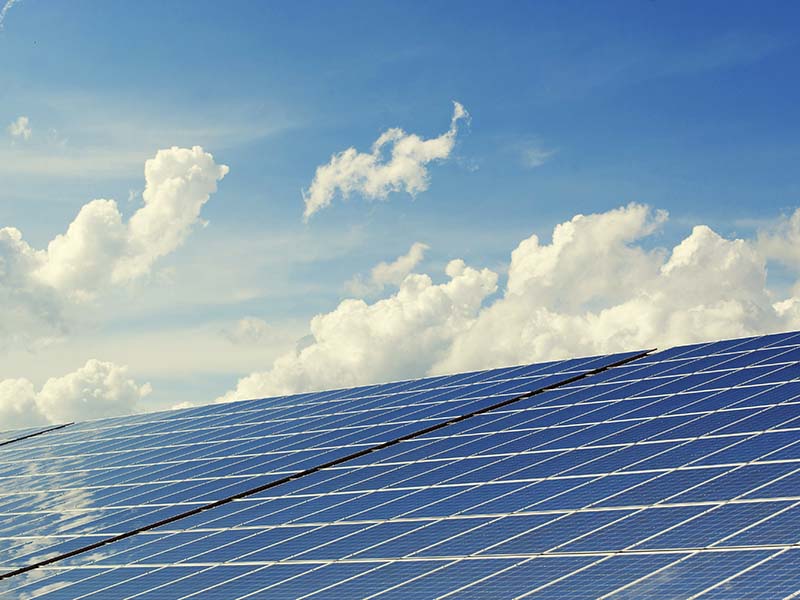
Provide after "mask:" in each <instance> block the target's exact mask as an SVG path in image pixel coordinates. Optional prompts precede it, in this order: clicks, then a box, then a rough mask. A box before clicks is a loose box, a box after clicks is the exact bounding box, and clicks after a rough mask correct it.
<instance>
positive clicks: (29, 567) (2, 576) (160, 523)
mask: <svg viewBox="0 0 800 600" xmlns="http://www.w3.org/2000/svg"><path fill="white" fill-rule="evenodd" d="M643 354H644V353H630V354H629V355H626V356H624V357H622V358H621V359H620V360H619V361H617V362H619V363H624V362H627V361H630V360H634V359H635V358H637V357H639V356H641V355H643ZM608 366H611V365H603V366H599V367H597V368H596V369H594V370H592V371H589V372H588V373H582V374H579V375H575V376H574V377H573V378H570V379H567V380H566V381H570V380H577V379H578V378H580V377H584V376H587V375H588V374H590V373H594V372H599V371H602V370H604V369H605V368H608ZM559 383H563V382H555V383H551V384H550V386H555V385H558V384H559ZM542 389H547V387H545V388H542ZM540 391H541V390H537V391H534V392H528V393H527V394H526V395H531V394H532V393H539V392H540ZM514 400H515V398H511V399H507V400H503V401H502V402H500V403H499V404H498V405H497V406H504V405H507V404H508V403H510V402H513V401H514ZM495 407H496V406H494V405H493V406H489V407H484V408H481V409H479V410H477V411H473V412H471V413H469V414H466V415H461V416H459V417H456V418H454V419H451V420H450V421H447V422H445V423H443V424H440V425H433V426H431V427H429V428H427V429H426V430H423V431H422V432H418V434H424V433H427V432H429V431H433V430H435V429H436V428H438V427H441V426H444V425H445V424H446V423H449V422H451V421H458V420H460V419H464V418H469V417H471V416H473V415H474V414H480V413H481V412H485V411H487V410H492V409H493V408H495ZM413 435H415V434H414V433H412V434H408V436H406V437H409V436H412V437H413ZM402 439H404V438H398V439H397V440H392V441H390V442H388V443H387V444H389V445H391V444H394V443H398V442H399V441H402ZM379 447H381V446H377V447H376V448H379ZM369 451H372V450H366V451H361V452H369ZM361 452H359V453H356V455H359V454H360V453H361ZM347 459H348V457H343V458H339V459H336V460H334V461H330V462H329V463H327V464H324V465H321V466H318V467H314V468H312V469H309V470H307V471H304V472H302V473H300V474H299V475H294V476H291V477H289V478H288V479H287V480H290V479H293V478H296V477H298V476H303V475H305V474H307V473H311V472H315V471H317V470H319V469H321V468H326V467H329V466H334V465H335V464H338V463H339V462H341V461H343V460H347ZM278 482H282V480H278ZM278 484H279V483H276V482H274V481H273V482H270V483H268V484H265V485H264V486H260V487H258V488H255V489H254V490H246V491H245V492H239V493H238V494H236V495H234V496H231V497H229V498H227V499H224V500H222V501H221V502H230V501H232V500H234V499H236V498H239V497H244V496H246V495H249V494H252V493H258V492H259V491H263V489H268V488H269V487H272V486H274V485H278ZM219 503H220V501H217V502H214V503H211V504H209V505H207V506H204V507H199V508H195V509H192V510H191V511H187V514H183V515H181V516H177V517H170V518H169V519H166V522H171V521H173V520H175V519H177V518H182V517H185V516H187V515H188V514H194V513H195V512H197V511H199V510H206V509H208V508H210V507H213V506H217V505H219ZM163 524H165V523H164V522H158V523H155V524H151V525H150V526H149V527H148V528H153V527H157V526H159V525H163ZM141 530H143V529H139V530H136V531H134V532H128V533H126V534H122V535H124V536H128V535H134V534H135V533H137V532H138V531H141ZM116 539H120V536H116V537H114V538H109V539H107V540H106V541H105V542H98V543H95V544H90V545H89V546H87V547H85V548H83V549H79V550H77V551H71V552H68V553H66V555H65V556H74V555H75V554H77V553H79V552H81V551H89V550H92V549H95V548H97V547H99V545H103V544H105V543H110V542H112V541H115V540H116ZM55 560H59V557H55V558H51V559H47V561H43V562H40V563H34V564H33V565H29V566H28V567H25V568H24V570H20V569H18V570H16V571H12V572H11V573H7V574H0V579H3V578H4V577H8V576H12V575H15V574H19V573H20V572H26V571H27V570H29V569H31V568H35V567H36V566H40V565H41V564H50V563H52V562H54V561H55Z"/></svg>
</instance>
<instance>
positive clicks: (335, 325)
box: [0, 0, 800, 429]
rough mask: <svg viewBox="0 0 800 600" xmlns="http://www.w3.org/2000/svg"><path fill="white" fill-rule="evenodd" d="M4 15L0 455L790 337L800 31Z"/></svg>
mask: <svg viewBox="0 0 800 600" xmlns="http://www.w3.org/2000/svg"><path fill="white" fill-rule="evenodd" d="M0 6H2V8H0V309H2V310H0V429H4V428H6V429H8V428H13V427H25V426H35V425H39V424H43V423H51V422H64V421H70V420H75V419H87V418H100V417H104V416H110V415H115V414H124V413H129V412H138V411H149V410H160V409H165V408H170V407H173V406H185V405H191V404H202V403H208V402H214V401H228V400H235V399H241V398H249V397H257V396H267V395H277V394H286V393H293V392H299V391H306V390H313V389H323V388H331V387H342V386H350V385H359V384H363V383H370V382H378V381H387V380H397V379H403V378H407V377H419V376H423V375H426V374H434V373H444V372H457V371H464V370H469V369H479V368H487V367H493V366H498V365H509V364H518V363H525V362H533V361H539V360H549V359H554V358H562V357H564V356H571V355H586V354H596V353H603V352H611V351H618V350H632V349H638V348H645V347H656V346H658V347H664V346H668V345H672V344H677V343H689V342H693V341H700V340H708V339H715V338H721V337H736V336H744V335H753V334H758V333H763V332H767V331H778V330H790V329H800V279H799V277H800V213H796V212H795V210H796V208H797V207H798V206H800V177H799V176H798V172H800V171H798V169H797V167H796V165H797V162H798V158H800V140H798V136H797V132H798V130H800V102H799V101H798V100H800V83H799V82H798V79H797V77H796V65H797V64H798V61H799V60H800V35H798V28H797V22H798V17H800V8H798V7H797V5H796V3H792V2H761V3H757V4H754V3H745V2H711V1H709V2H703V3H697V2H679V1H671V2H663V1H660V0H652V1H649V2H605V3H586V2H499V3H466V4H464V3H459V4H457V3H454V2H430V3H424V4H423V3H419V4H415V5H413V6H412V5H409V4H408V3H404V2H337V3H335V4H334V3H330V2H321V1H320V2H305V3H288V4H287V3H252V2H227V3H224V4H220V3H218V2H204V1H193V2H191V3H190V2H173V3H162V2H149V1H147V0H143V1H139V2H136V3H129V2H98V1H82V0H77V1H75V2H70V3H53V2H42V1H41V0H11V1H6V2H5V4H3V3H2V0H0Z"/></svg>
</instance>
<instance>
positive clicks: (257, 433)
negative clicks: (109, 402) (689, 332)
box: [0, 333, 800, 600]
mask: <svg viewBox="0 0 800 600" xmlns="http://www.w3.org/2000/svg"><path fill="white" fill-rule="evenodd" d="M0 469H1V470H0V476H2V477H3V479H2V482H3V486H2V493H1V494H0V523H2V525H0V536H2V538H0V573H4V574H5V576H3V579H1V580H0V599H5V598H9V599H22V598H40V597H41V598H70V599H72V598H84V597H85V598H93V599H94V598H115V599H116V598H120V599H121V598H147V599H155V598H159V599H169V598H200V599H202V598H211V599H217V598H219V599H223V598H224V599H226V600H228V599H238V598H270V599H272V598H305V597H311V598H338V599H340V600H341V599H346V598H373V597H374V598H440V597H446V598H551V599H556V598H557V599H566V600H571V599H591V598H614V599H621V598H631V599H634V598H636V599H641V598H670V599H672V598H748V599H750V598H752V599H765V600H766V599H769V600H772V599H781V598H786V599H788V598H794V597H800V334H797V333H791V334H781V335H773V336H762V337H758V338H750V339H743V340H730V341H724V342H716V343H710V344H696V345H692V346H684V347H677V348H672V349H669V350H665V351H661V352H653V353H649V354H642V353H629V354H624V355H612V356H608V357H599V358H598V357H595V358H591V359H579V360H572V361H562V362H556V363H547V364H541V365H531V366H525V367H514V368H510V369H495V370H492V371H485V372H480V373H470V374H462V375H455V376H448V377H438V378H429V379H425V380H417V381H412V382H400V383H394V384H386V385H382V386H369V387H364V388H356V389H352V390H338V391H333V392H323V393H319V394H305V395H300V396H290V397H286V398H279V399H267V400H258V401H249V402H238V403H232V404H227V405H215V406H206V407H201V408H197V409H189V410H185V411H177V412H175V411H173V412H169V413H160V414H154V415H139V416H136V417H127V418H121V419H110V420H105V421H95V422H92V423H85V424H78V425H71V426H69V427H65V428H63V429H59V430H55V431H50V432H46V433H43V434H41V435H35V436H33V437H30V438H27V439H22V440H19V441H14V442H12V443H9V444H7V445H5V446H0ZM0 576H2V575H0Z"/></svg>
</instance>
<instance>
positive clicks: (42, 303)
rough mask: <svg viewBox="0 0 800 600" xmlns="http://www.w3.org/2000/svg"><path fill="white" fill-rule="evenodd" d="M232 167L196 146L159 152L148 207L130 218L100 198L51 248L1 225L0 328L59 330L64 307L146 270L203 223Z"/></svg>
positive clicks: (33, 334)
mask: <svg viewBox="0 0 800 600" xmlns="http://www.w3.org/2000/svg"><path fill="white" fill-rule="evenodd" d="M227 172H228V167H226V166H225V165H218V164H216V163H215V162H214V158H213V156H212V155H211V154H209V153H207V152H204V151H203V149H202V148H200V147H198V146H195V147H194V148H176V147H173V148H170V149H167V150H160V151H159V152H158V153H157V154H156V156H155V157H154V158H152V159H150V160H148V161H147V162H146V163H145V190H144V192H143V194H142V199H143V202H144V206H142V207H141V208H139V209H138V210H137V211H136V212H135V213H134V214H133V215H132V216H131V217H130V219H128V220H127V222H126V221H125V220H124V219H123V216H122V213H121V212H120V210H119V208H118V207H117V203H116V202H115V201H114V200H102V199H101V200H93V201H91V202H89V203H88V204H85V205H84V206H83V207H82V208H81V209H80V211H79V212H78V215H77V216H76V217H75V219H74V220H73V221H72V223H70V225H69V227H68V228H67V230H66V232H65V233H63V234H60V235H58V236H56V237H55V238H54V239H53V240H52V241H51V242H50V243H49V244H48V245H47V248H46V249H35V248H33V247H31V246H30V245H29V244H28V243H27V242H26V241H25V240H24V239H23V236H22V232H20V231H19V230H18V229H16V228H14V227H4V228H0V307H2V309H3V310H2V315H0V333H7V334H8V335H9V337H10V336H14V337H16V338H20V337H30V338H35V339H40V338H41V337H42V336H43V335H45V332H48V331H49V332H51V333H55V334H57V333H58V331H59V328H60V323H61V315H62V313H63V309H64V307H65V306H67V305H70V304H73V303H82V302H86V301H89V300H92V299H95V298H96V297H97V295H98V294H99V293H100V292H102V291H104V290H105V289H107V288H109V287H111V286H112V285H119V284H126V283H129V282H131V281H133V280H135V279H138V278H141V277H143V276H146V275H148V274H149V273H150V271H151V269H152V267H153V265H154V264H155V263H156V261H157V260H158V259H159V258H161V257H163V256H165V255H167V254H169V253H170V252H172V251H174V250H175V249H176V248H177V247H178V246H180V245H181V244H182V243H183V242H184V241H185V240H186V238H187V237H188V235H189V233H190V232H191V230H192V228H193V227H194V226H195V225H196V224H197V223H198V222H200V210H201V208H202V206H203V205H204V204H205V203H206V202H207V201H208V199H209V196H210V194H212V193H213V192H215V191H216V189H217V182H218V181H219V180H221V179H222V178H223V177H224V176H225V174H226V173H227ZM9 337H7V338H6V340H7V341H8V340H9ZM17 341H18V340H17Z"/></svg>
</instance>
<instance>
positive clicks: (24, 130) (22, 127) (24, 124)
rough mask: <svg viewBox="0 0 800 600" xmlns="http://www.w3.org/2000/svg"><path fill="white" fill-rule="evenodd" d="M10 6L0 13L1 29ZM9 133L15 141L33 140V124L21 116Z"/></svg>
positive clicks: (12, 124)
mask: <svg viewBox="0 0 800 600" xmlns="http://www.w3.org/2000/svg"><path fill="white" fill-rule="evenodd" d="M8 7H9V5H8V4H7V5H6V7H5V9H3V11H2V12H0V27H2V24H3V16H4V14H5V11H6V10H8ZM8 133H9V135H10V136H11V137H12V138H15V139H22V140H29V139H31V135H33V130H32V129H31V122H30V119H28V117H25V116H20V117H17V119H16V121H13V122H12V123H11V124H10V125H9V126H8Z"/></svg>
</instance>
